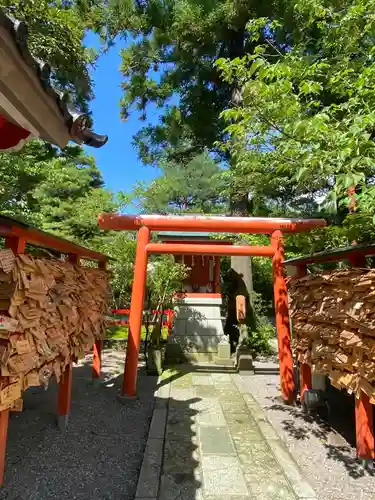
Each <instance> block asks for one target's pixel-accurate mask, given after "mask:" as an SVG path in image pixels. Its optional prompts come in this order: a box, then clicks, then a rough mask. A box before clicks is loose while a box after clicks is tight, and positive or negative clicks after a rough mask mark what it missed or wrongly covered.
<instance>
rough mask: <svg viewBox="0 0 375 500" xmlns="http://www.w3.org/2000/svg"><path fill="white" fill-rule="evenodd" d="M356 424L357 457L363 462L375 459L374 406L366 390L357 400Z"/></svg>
mask: <svg viewBox="0 0 375 500" xmlns="http://www.w3.org/2000/svg"><path fill="white" fill-rule="evenodd" d="M355 426H356V442H357V458H358V459H359V460H361V461H363V462H365V463H366V462H368V461H370V460H374V458H375V446H374V444H375V443H374V422H373V406H372V404H371V403H370V399H369V397H368V396H367V394H365V393H364V392H362V393H361V397H360V398H359V399H356V401H355Z"/></svg>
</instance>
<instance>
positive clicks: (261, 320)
mask: <svg viewBox="0 0 375 500" xmlns="http://www.w3.org/2000/svg"><path fill="white" fill-rule="evenodd" d="M252 304H253V309H254V313H255V318H256V324H255V328H248V341H247V345H248V347H249V349H250V351H251V353H252V355H253V356H257V355H265V356H267V355H270V354H271V353H272V347H271V340H272V339H274V338H275V337H276V331H275V328H274V326H273V325H272V324H271V323H270V321H269V319H268V314H269V304H267V302H266V300H265V299H264V295H263V294H262V293H257V292H253V294H252Z"/></svg>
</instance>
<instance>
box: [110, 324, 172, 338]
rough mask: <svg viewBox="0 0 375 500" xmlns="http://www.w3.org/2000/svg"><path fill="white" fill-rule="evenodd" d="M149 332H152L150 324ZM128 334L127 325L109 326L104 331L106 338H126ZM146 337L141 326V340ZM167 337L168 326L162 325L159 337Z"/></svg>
mask: <svg viewBox="0 0 375 500" xmlns="http://www.w3.org/2000/svg"><path fill="white" fill-rule="evenodd" d="M148 328H149V332H152V329H153V326H152V325H150V326H149V327H148ZM128 335H129V327H128V326H116V325H113V326H109V327H108V328H107V331H106V338H107V339H113V340H115V339H121V340H122V339H127V338H128ZM146 337H147V330H146V327H145V326H142V330H141V340H143V341H144V340H146ZM167 338H168V328H167V327H166V326H163V328H162V329H161V339H162V340H167Z"/></svg>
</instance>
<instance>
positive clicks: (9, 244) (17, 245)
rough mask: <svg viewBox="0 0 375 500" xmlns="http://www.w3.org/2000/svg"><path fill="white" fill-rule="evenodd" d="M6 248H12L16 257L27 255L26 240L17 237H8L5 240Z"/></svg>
mask: <svg viewBox="0 0 375 500" xmlns="http://www.w3.org/2000/svg"><path fill="white" fill-rule="evenodd" d="M5 248H10V249H11V250H12V251H13V253H14V254H15V255H17V254H19V253H25V248H26V240H25V239H24V238H18V237H17V236H8V237H7V238H5Z"/></svg>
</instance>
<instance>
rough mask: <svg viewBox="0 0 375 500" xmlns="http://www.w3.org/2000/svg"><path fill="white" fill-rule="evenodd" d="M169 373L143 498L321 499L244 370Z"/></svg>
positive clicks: (142, 480)
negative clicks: (249, 386) (251, 390)
mask: <svg viewBox="0 0 375 500" xmlns="http://www.w3.org/2000/svg"><path fill="white" fill-rule="evenodd" d="M191 370H194V367H191V368H190V370H189V369H186V368H184V369H180V368H179V371H177V370H168V371H166V372H165V373H164V374H163V377H162V378H161V380H160V381H159V388H158V390H157V393H156V405H155V410H154V415H153V419H152V423H151V427H150V433H149V437H148V443H147V447H146V451H145V455H144V460H143V464H142V470H141V473H140V477H139V481H138V488H137V494H136V500H141V499H142V500H145V499H152V500H224V499H225V500H255V499H257V500H278V499H280V500H297V499H304V500H307V499H309V500H315V499H316V496H315V494H314V492H313V490H312V489H311V487H310V486H309V484H308V483H307V482H306V480H305V479H304V477H303V475H302V472H301V470H300V469H299V467H298V466H297V464H296V463H295V461H294V460H293V458H292V456H291V455H290V454H289V452H288V450H287V449H286V447H285V445H284V444H283V442H282V441H281V440H280V438H279V436H278V435H277V434H276V432H275V430H274V429H273V427H272V425H271V424H270V423H269V421H268V420H267V418H266V417H265V414H264V412H263V410H262V409H261V407H260V406H259V405H258V403H257V402H256V401H255V400H254V399H253V398H252V396H251V395H250V394H249V392H248V389H247V388H246V384H245V383H244V379H243V378H242V377H241V376H240V375H238V374H231V373H219V372H212V371H206V372H205V371H203V372H201V371H199V369H197V368H195V370H194V371H191Z"/></svg>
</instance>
